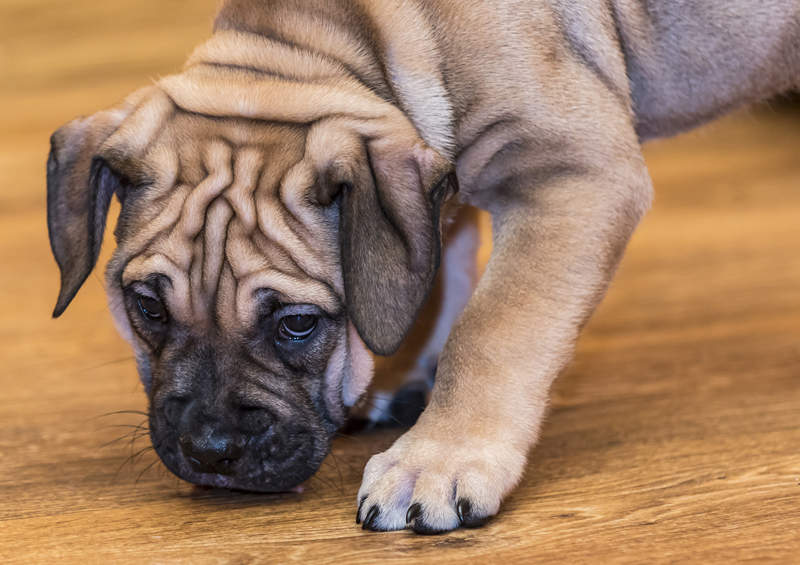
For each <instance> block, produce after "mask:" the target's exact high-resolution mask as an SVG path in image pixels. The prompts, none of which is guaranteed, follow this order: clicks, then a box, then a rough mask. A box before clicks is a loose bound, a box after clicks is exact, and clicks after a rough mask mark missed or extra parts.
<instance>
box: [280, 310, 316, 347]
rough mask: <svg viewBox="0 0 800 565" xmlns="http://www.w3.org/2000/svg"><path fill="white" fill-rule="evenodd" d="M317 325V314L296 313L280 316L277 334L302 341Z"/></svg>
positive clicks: (282, 337) (283, 337)
mask: <svg viewBox="0 0 800 565" xmlns="http://www.w3.org/2000/svg"><path fill="white" fill-rule="evenodd" d="M316 327H317V316H312V315H309V314H296V315H294V316H285V317H283V318H281V321H280V323H279V324H278V336H279V337H280V338H281V339H288V340H291V341H302V340H304V339H306V338H307V337H309V336H310V335H311V334H312V333H314V329H315V328H316Z"/></svg>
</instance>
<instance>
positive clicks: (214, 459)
mask: <svg viewBox="0 0 800 565" xmlns="http://www.w3.org/2000/svg"><path fill="white" fill-rule="evenodd" d="M204 430H205V431H206V432H207V433H200V434H198V435H193V434H181V436H180V437H179V438H178V443H179V444H180V447H181V451H182V452H183V455H184V457H185V458H186V461H187V462H188V463H189V464H190V465H191V466H192V468H193V469H194V470H195V471H197V472H200V473H218V474H222V475H230V474H232V473H233V469H234V467H235V465H236V462H237V461H238V460H239V459H240V458H241V456H242V455H243V454H244V447H243V446H242V445H241V442H239V441H236V439H235V438H234V437H233V436H231V435H228V434H220V433H213V432H211V433H208V430H207V428H205V427H204Z"/></svg>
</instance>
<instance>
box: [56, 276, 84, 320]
mask: <svg viewBox="0 0 800 565" xmlns="http://www.w3.org/2000/svg"><path fill="white" fill-rule="evenodd" d="M81 282H82V281H81ZM78 286H79V287H80V285H78ZM77 292H78V289H77V288H75V290H74V291H72V292H65V290H64V288H63V287H62V289H61V292H59V293H58V300H56V306H55V308H53V318H58V317H59V316H61V314H63V313H64V310H66V309H67V306H69V305H70V303H71V302H72V299H73V298H75V294H76V293H77Z"/></svg>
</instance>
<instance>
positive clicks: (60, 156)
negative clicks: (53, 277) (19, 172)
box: [47, 109, 129, 318]
mask: <svg viewBox="0 0 800 565" xmlns="http://www.w3.org/2000/svg"><path fill="white" fill-rule="evenodd" d="M128 113H129V111H128V110H127V109H112V110H106V111H103V112H98V113H97V114H94V115H92V116H90V117H88V118H79V119H77V120H73V121H72V122H70V123H68V124H67V125H65V126H62V127H61V128H59V129H58V131H56V132H55V133H54V134H53V135H52V137H51V138H50V156H49V157H48V159H47V228H48V231H49V234H50V248H51V249H52V250H53V256H54V257H55V259H56V263H58V268H59V270H60V271H61V290H60V292H59V295H58V301H57V303H56V307H55V310H54V311H53V317H54V318H57V317H58V316H60V315H61V314H62V313H63V312H64V310H65V309H66V307H67V306H68V305H69V303H70V302H71V301H72V299H73V298H74V297H75V294H77V292H78V289H79V288H80V287H81V285H82V284H83V281H85V280H86V278H87V277H88V276H89V273H91V272H92V269H93V268H94V265H95V263H97V257H98V255H99V254H100V244H101V243H102V241H103V231H104V230H105V224H106V216H107V214H108V207H109V205H110V203H111V197H112V195H113V194H114V193H115V192H117V191H120V190H121V181H120V179H119V178H118V177H117V175H115V174H114V173H113V172H112V170H111V168H110V167H109V166H108V164H107V163H106V162H105V161H104V160H103V159H101V158H100V157H98V156H97V153H98V151H99V149H100V147H101V146H102V144H103V142H105V141H106V139H108V137H109V136H110V135H111V134H112V133H114V131H116V129H117V128H118V127H119V125H120V124H121V123H122V121H123V120H124V119H125V117H126V116H127V115H128Z"/></svg>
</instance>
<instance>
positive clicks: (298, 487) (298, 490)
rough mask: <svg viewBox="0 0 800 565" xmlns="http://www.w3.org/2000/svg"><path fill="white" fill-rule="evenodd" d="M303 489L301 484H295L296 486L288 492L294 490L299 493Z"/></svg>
mask: <svg viewBox="0 0 800 565" xmlns="http://www.w3.org/2000/svg"><path fill="white" fill-rule="evenodd" d="M304 490H305V489H304V488H303V485H297V486H296V487H294V488H292V489H290V490H289V492H296V493H297V494H301V493H302V492H303V491H304Z"/></svg>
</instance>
